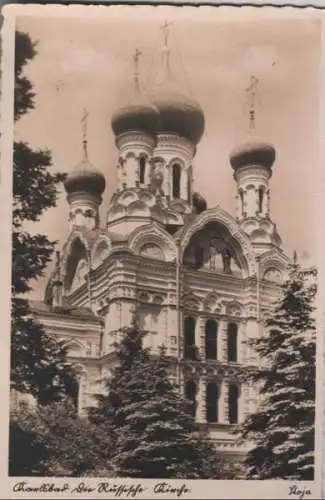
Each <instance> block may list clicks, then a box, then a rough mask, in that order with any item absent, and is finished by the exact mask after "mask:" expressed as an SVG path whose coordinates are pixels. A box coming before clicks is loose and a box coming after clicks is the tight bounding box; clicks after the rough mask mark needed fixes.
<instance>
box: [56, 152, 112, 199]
mask: <svg viewBox="0 0 325 500" xmlns="http://www.w3.org/2000/svg"><path fill="white" fill-rule="evenodd" d="M105 184H106V183H105V177H104V175H103V174H102V173H101V171H100V170H99V169H98V168H97V167H95V166H94V165H92V164H91V163H90V162H89V161H88V159H87V158H84V159H83V160H82V162H80V163H79V164H78V165H77V166H76V167H75V168H74V169H73V170H72V171H71V172H70V173H69V174H68V176H67V178H66V180H65V182H64V188H65V190H66V192H67V193H68V194H72V193H77V192H85V193H90V194H92V195H94V196H98V197H100V196H101V195H102V193H103V192H104V189H105Z"/></svg>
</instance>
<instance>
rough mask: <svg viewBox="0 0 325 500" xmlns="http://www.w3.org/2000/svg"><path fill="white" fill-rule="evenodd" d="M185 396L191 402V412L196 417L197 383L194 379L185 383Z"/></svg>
mask: <svg viewBox="0 0 325 500" xmlns="http://www.w3.org/2000/svg"><path fill="white" fill-rule="evenodd" d="M185 397H186V399H188V400H189V401H190V402H191V413H192V416H193V417H194V418H195V415H196V383H195V382H193V380H188V381H187V382H186V384H185Z"/></svg>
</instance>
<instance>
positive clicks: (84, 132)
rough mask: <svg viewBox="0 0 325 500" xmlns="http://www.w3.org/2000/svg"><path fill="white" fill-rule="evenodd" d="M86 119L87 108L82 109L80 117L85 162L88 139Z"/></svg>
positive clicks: (87, 114) (87, 115)
mask: <svg viewBox="0 0 325 500" xmlns="http://www.w3.org/2000/svg"><path fill="white" fill-rule="evenodd" d="M88 117H89V113H88V110H87V108H83V114H82V117H81V125H82V144H83V151H84V159H85V160H88V138H87V133H88Z"/></svg>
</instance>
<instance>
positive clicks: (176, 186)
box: [173, 163, 181, 199]
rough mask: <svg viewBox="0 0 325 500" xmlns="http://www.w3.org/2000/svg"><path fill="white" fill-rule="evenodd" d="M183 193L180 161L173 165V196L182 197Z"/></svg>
mask: <svg viewBox="0 0 325 500" xmlns="http://www.w3.org/2000/svg"><path fill="white" fill-rule="evenodd" d="M180 194H181V167H180V165H179V164H178V163H176V164H175V165H173V198H176V199H178V198H180Z"/></svg>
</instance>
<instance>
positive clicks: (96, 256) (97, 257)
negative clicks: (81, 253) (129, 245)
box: [91, 235, 112, 268]
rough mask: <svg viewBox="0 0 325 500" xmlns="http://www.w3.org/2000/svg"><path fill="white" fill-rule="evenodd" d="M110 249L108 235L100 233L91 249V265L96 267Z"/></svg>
mask: <svg viewBox="0 0 325 500" xmlns="http://www.w3.org/2000/svg"><path fill="white" fill-rule="evenodd" d="M111 251H112V244H111V241H110V239H109V237H108V236H105V235H102V236H100V237H99V238H98V240H97V241H96V243H95V244H94V246H93V249H92V251H91V264H92V267H94V268H97V267H99V266H100V264H102V262H104V260H105V259H106V257H108V255H109V254H110V253H111Z"/></svg>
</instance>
